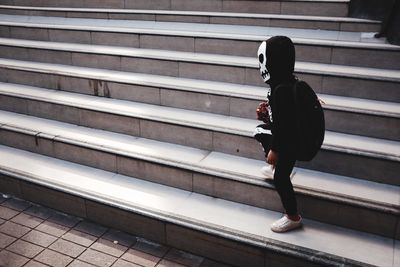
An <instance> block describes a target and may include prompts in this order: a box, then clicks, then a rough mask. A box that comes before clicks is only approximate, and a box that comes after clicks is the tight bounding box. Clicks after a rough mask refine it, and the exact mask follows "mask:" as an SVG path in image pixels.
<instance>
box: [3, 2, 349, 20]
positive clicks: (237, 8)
mask: <svg viewBox="0 0 400 267" xmlns="http://www.w3.org/2000/svg"><path fill="white" fill-rule="evenodd" d="M5 4H14V5H27V6H49V7H50V6H52V7H78V8H79V7H80V8H83V7H88V8H90V7H97V8H129V9H155V10H157V9H158V10H188V11H213V12H243V13H262V14H266V13H272V14H292V15H316V16H332V17H346V16H347V14H348V4H347V3H324V2H321V3H310V2H309V3H307V2H291V1H284V2H282V1H248V0H242V1H240V0H239V1H231V0H203V1H197V0H157V1H144V0H140V1H126V0H125V1H124V0H114V1H108V0H103V1H99V0H95V1H84V2H76V1H74V0H69V1H66V0H63V1H37V0H14V1H13V2H11V3H5Z"/></svg>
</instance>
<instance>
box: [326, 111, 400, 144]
mask: <svg viewBox="0 0 400 267" xmlns="http://www.w3.org/2000/svg"><path fill="white" fill-rule="evenodd" d="M324 115H325V128H326V129H328V130H332V131H335V132H343V133H350V134H357V135H362V136H369V137H376V138H381V139H389V140H395V141H399V139H400V129H399V127H398V125H399V121H398V119H396V118H392V117H384V116H374V115H368V114H359V113H351V112H345V111H335V110H325V111H324ZM376 125H380V127H376Z"/></svg>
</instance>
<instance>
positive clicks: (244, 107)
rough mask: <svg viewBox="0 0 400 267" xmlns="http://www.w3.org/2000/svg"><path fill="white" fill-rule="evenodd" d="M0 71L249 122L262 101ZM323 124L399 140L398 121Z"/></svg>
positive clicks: (328, 116) (356, 116)
mask: <svg viewBox="0 0 400 267" xmlns="http://www.w3.org/2000/svg"><path fill="white" fill-rule="evenodd" d="M58 58H60V57H58ZM0 70H1V71H2V76H0V81H2V82H10V83H17V84H25V85H32V86H38V87H44V88H48V89H57V90H63V91H69V92H76V93H82V94H90V95H95V96H105V97H109V98H114V99H122V100H131V101H132V100H133V101H137V102H144V103H149V104H156V105H163V106H169V107H176V108H183V109H190V110H196V111H204V112H211V113H217V114H222V115H228V116H236V117H243V118H250V119H254V118H255V107H257V106H258V104H259V102H261V101H262V99H259V100H251V99H245V98H235V97H229V96H218V95H210V94H203V93H195V92H187V91H179V90H173V89H168V88H154V87H144V86H135V85H126V84H121V83H120V84H118V83H113V82H107V81H98V80H92V79H84V78H82V79H79V78H74V77H69V76H60V75H49V74H41V73H35V72H25V71H17V70H9V69H2V68H0ZM328 104H329V103H328ZM325 121H326V129H327V130H332V131H335V132H342V133H349V134H357V135H362V136H369V137H377V138H383V139H389V140H395V141H398V140H400V127H399V125H400V121H399V118H394V117H388V116H378V115H372V114H363V113H356V112H350V111H340V110H331V109H325ZM376 125H379V127H376Z"/></svg>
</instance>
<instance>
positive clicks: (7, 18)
mask: <svg viewBox="0 0 400 267" xmlns="http://www.w3.org/2000/svg"><path fill="white" fill-rule="evenodd" d="M0 25H14V26H22V27H46V28H52V29H72V30H80V29H82V30H92V31H111V32H125V33H147V34H162V35H178V36H195V37H209V38H228V39H239V40H251V41H261V40H265V39H266V38H268V37H269V36H273V35H287V36H289V37H291V38H292V40H293V42H294V43H299V44H309V45H323V46H329V47H331V46H338V47H354V48H365V49H385V50H394V51H398V50H400V47H399V46H396V45H391V44H387V43H385V41H384V40H380V39H376V38H374V37H373V33H362V32H344V31H328V30H312V29H294V28H278V27H261V26H244V25H222V24H201V23H183V22H160V21H140V20H136V21H129V20H108V19H86V18H60V17H41V16H22V15H0ZM171 29H174V30H171ZM310 36H311V37H310Z"/></svg>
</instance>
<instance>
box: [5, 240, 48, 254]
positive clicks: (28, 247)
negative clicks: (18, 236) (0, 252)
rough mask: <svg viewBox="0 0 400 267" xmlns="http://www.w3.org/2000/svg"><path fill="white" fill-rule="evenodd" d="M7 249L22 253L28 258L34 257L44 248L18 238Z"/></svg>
mask: <svg viewBox="0 0 400 267" xmlns="http://www.w3.org/2000/svg"><path fill="white" fill-rule="evenodd" d="M7 250H9V251H11V252H14V253H17V254H20V255H22V256H24V257H27V258H33V257H35V256H36V255H37V254H39V253H40V252H42V250H43V248H42V247H40V246H38V245H35V244H32V243H28V242H25V241H23V240H17V241H16V242H14V243H13V244H12V245H11V246H9V247H7Z"/></svg>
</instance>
